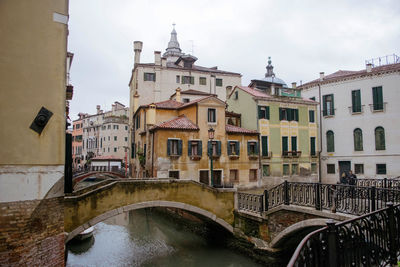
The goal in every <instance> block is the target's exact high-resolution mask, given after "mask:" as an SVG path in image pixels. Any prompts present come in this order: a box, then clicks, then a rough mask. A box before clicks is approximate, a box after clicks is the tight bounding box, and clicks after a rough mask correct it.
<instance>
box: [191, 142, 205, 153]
mask: <svg viewBox="0 0 400 267" xmlns="http://www.w3.org/2000/svg"><path fill="white" fill-rule="evenodd" d="M202 154H203V151H202V142H201V141H200V140H199V141H197V140H196V141H189V142H188V155H189V156H201V155H202Z"/></svg>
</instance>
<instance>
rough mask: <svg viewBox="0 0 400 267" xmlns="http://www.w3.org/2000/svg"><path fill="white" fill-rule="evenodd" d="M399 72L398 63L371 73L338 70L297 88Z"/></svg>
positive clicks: (378, 68)
mask: <svg viewBox="0 0 400 267" xmlns="http://www.w3.org/2000/svg"><path fill="white" fill-rule="evenodd" d="M399 70H400V63H396V64H388V65H384V66H379V67H374V68H372V69H371V72H367V70H366V69H363V70H359V71H352V70H338V71H336V72H334V73H331V74H329V75H325V77H324V79H323V80H322V81H321V80H320V79H315V80H312V81H310V82H308V83H305V84H303V85H301V86H299V87H298V88H300V89H304V88H308V87H312V86H315V85H317V84H324V83H332V82H336V81H339V80H343V79H355V78H360V77H363V76H369V75H377V74H382V73H385V72H392V71H399Z"/></svg>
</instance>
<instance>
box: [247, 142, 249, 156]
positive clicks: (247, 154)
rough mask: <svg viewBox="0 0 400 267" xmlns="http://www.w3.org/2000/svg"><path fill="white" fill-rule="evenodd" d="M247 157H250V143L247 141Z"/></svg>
mask: <svg viewBox="0 0 400 267" xmlns="http://www.w3.org/2000/svg"><path fill="white" fill-rule="evenodd" d="M247 155H250V142H249V141H247Z"/></svg>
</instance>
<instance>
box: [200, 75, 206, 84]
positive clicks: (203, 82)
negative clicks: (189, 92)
mask: <svg viewBox="0 0 400 267" xmlns="http://www.w3.org/2000/svg"><path fill="white" fill-rule="evenodd" d="M199 85H207V77H199Z"/></svg>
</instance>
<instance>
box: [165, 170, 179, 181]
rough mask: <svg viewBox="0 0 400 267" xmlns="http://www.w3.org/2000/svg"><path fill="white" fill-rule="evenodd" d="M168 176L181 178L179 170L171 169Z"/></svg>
mask: <svg viewBox="0 0 400 267" xmlns="http://www.w3.org/2000/svg"><path fill="white" fill-rule="evenodd" d="M168 176H169V177H170V178H174V179H179V171H169V172H168Z"/></svg>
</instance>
